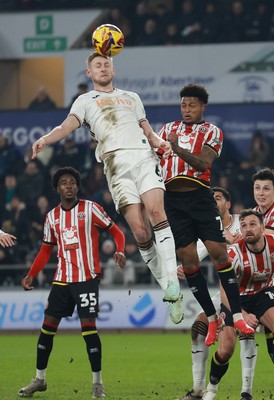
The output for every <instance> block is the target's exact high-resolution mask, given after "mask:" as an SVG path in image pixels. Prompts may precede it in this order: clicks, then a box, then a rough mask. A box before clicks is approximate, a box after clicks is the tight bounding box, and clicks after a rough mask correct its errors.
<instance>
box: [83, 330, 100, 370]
mask: <svg viewBox="0 0 274 400" xmlns="http://www.w3.org/2000/svg"><path fill="white" fill-rule="evenodd" d="M82 335H83V338H84V339H85V342H86V348H87V353H88V358H89V362H90V365H91V369H92V372H98V371H101V369H102V345H101V340H100V337H99V335H98V333H97V330H96V327H95V326H94V325H92V326H89V327H88V326H87V325H85V326H82Z"/></svg>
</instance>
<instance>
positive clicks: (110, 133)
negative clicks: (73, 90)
mask: <svg viewBox="0 0 274 400" xmlns="http://www.w3.org/2000/svg"><path fill="white" fill-rule="evenodd" d="M70 115H74V116H75V117H76V118H77V119H78V120H79V122H80V124H81V125H82V124H84V125H87V126H88V128H89V130H90V132H91V135H92V136H93V138H94V139H95V140H96V141H97V148H96V159H97V161H101V160H102V156H103V154H105V153H108V152H112V151H115V150H118V149H146V150H147V149H150V148H151V147H150V144H149V142H148V139H147V138H146V136H145V135H144V131H143V129H142V128H141V127H140V122H142V121H144V120H146V114H145V110H144V106H143V103H142V101H141V99H140V97H139V96H138V95H137V94H136V93H134V92H129V91H126V90H121V89H114V90H113V91H112V92H110V93H106V92H100V91H97V90H91V91H90V92H88V93H85V94H83V95H80V96H79V97H78V98H77V99H76V100H75V102H74V103H73V105H72V107H71V110H70Z"/></svg>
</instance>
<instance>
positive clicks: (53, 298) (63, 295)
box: [45, 284, 75, 319]
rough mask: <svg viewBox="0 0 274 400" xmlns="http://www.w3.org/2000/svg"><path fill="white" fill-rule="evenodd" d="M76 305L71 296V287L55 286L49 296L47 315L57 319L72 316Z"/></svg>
mask: <svg viewBox="0 0 274 400" xmlns="http://www.w3.org/2000/svg"><path fill="white" fill-rule="evenodd" d="M74 308H75V303H74V300H73V298H72V297H71V295H70V285H60V284H53V285H52V287H51V290H50V293H49V296H48V301H47V306H46V308H45V315H46V316H52V317H55V318H57V319H61V318H63V317H69V316H72V314H73V311H74Z"/></svg>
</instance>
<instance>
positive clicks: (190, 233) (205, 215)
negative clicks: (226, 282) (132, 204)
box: [165, 188, 226, 249]
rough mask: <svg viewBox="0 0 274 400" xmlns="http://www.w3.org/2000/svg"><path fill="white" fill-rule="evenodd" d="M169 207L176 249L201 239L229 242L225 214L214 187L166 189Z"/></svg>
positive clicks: (166, 202)
mask: <svg viewBox="0 0 274 400" xmlns="http://www.w3.org/2000/svg"><path fill="white" fill-rule="evenodd" d="M165 210H166V213H167V218H168V221H169V223H170V227H171V230H172V232H173V235H174V240H175V244H176V249H179V248H180V247H185V246H187V245H189V244H190V243H192V242H196V241H197V240H198V239H201V240H202V241H203V242H204V241H205V240H211V241H213V242H222V243H225V241H226V239H225V236H224V231H223V227H222V223H221V217H220V214H219V210H218V208H217V205H216V202H215V200H214V197H213V192H212V190H211V189H207V188H201V189H197V190H191V191H189V192H171V191H168V190H167V191H166V192H165Z"/></svg>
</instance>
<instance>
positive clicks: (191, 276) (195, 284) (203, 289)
mask: <svg viewBox="0 0 274 400" xmlns="http://www.w3.org/2000/svg"><path fill="white" fill-rule="evenodd" d="M185 277H186V280H187V283H188V286H189V288H190V290H191V291H192V293H193V295H194V296H195V298H196V300H197V301H198V303H199V304H200V306H201V307H202V309H203V310H204V312H205V313H206V315H207V317H209V316H211V315H213V314H215V313H216V310H215V307H214V304H213V303H212V300H211V297H210V294H209V291H208V288H207V283H206V280H205V277H204V275H203V274H202V272H201V269H200V268H197V269H196V270H195V271H194V272H193V271H191V272H190V273H189V272H187V271H185Z"/></svg>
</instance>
